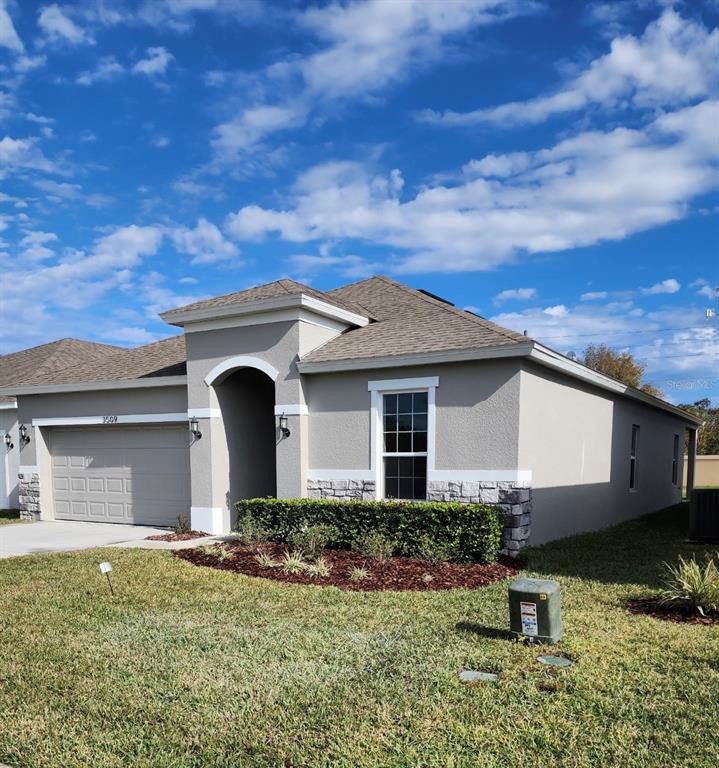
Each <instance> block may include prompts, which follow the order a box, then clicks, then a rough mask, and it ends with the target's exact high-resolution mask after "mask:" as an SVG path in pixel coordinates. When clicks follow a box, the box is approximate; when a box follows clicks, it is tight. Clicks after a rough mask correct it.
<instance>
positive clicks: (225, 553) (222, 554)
mask: <svg viewBox="0 0 719 768" xmlns="http://www.w3.org/2000/svg"><path fill="white" fill-rule="evenodd" d="M215 554H216V555H217V559H218V560H219V561H220V562H221V563H224V562H225V560H229V559H230V558H231V557H232V550H231V549H228V548H227V547H217V549H216V550H215Z"/></svg>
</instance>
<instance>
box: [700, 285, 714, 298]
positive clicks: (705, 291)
mask: <svg viewBox="0 0 719 768" xmlns="http://www.w3.org/2000/svg"><path fill="white" fill-rule="evenodd" d="M697 296H704V297H705V298H707V299H712V300H715V299H716V298H717V297H718V296H719V293H717V289H716V288H712V287H711V286H710V285H703V286H702V287H701V288H700V289H699V290H698V291H697Z"/></svg>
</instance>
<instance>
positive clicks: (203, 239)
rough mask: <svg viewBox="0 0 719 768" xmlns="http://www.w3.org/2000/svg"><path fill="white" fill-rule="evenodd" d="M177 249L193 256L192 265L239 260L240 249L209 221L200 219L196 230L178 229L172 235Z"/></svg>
mask: <svg viewBox="0 0 719 768" xmlns="http://www.w3.org/2000/svg"><path fill="white" fill-rule="evenodd" d="M170 235H171V237H172V241H173V243H174V245H175V248H176V249H177V250H178V251H179V252H180V253H186V254H188V255H190V256H192V257H193V258H192V262H191V263H192V264H213V263H216V262H218V261H225V260H227V259H237V258H238V257H239V255H240V249H239V248H238V247H237V246H236V245H235V244H234V243H231V242H229V240H226V239H225V237H224V236H223V234H222V232H220V230H219V229H218V228H217V227H216V226H215V225H214V224H212V223H211V222H209V221H207V219H203V218H200V219H198V221H197V226H196V227H195V228H194V229H188V228H187V227H181V228H177V229H174V230H172V231H171V233H170Z"/></svg>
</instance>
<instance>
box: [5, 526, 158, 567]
mask: <svg viewBox="0 0 719 768" xmlns="http://www.w3.org/2000/svg"><path fill="white" fill-rule="evenodd" d="M167 532H168V531H167V528H150V527H148V526H144V525H116V524H112V523H81V522H75V521H71V520H56V521H52V522H51V521H47V522H38V523H31V524H29V525H2V526H0V558H3V557H16V556H18V555H32V554H36V553H38V552H70V551H73V550H77V549H92V548H93V547H109V546H113V545H118V544H130V545H132V544H133V543H134V542H139V541H142V540H143V539H144V538H145V537H146V536H151V535H152V534H155V533H167ZM148 543H149V542H148Z"/></svg>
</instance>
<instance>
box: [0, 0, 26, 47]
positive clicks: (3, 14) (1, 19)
mask: <svg viewBox="0 0 719 768" xmlns="http://www.w3.org/2000/svg"><path fill="white" fill-rule="evenodd" d="M0 48H8V49H9V50H11V51H15V53H22V52H23V51H24V50H25V46H23V44H22V40H21V39H20V37H19V36H18V33H17V30H16V29H15V25H14V24H13V23H12V19H11V18H10V14H9V13H8V11H7V3H6V2H5V0H0Z"/></svg>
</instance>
